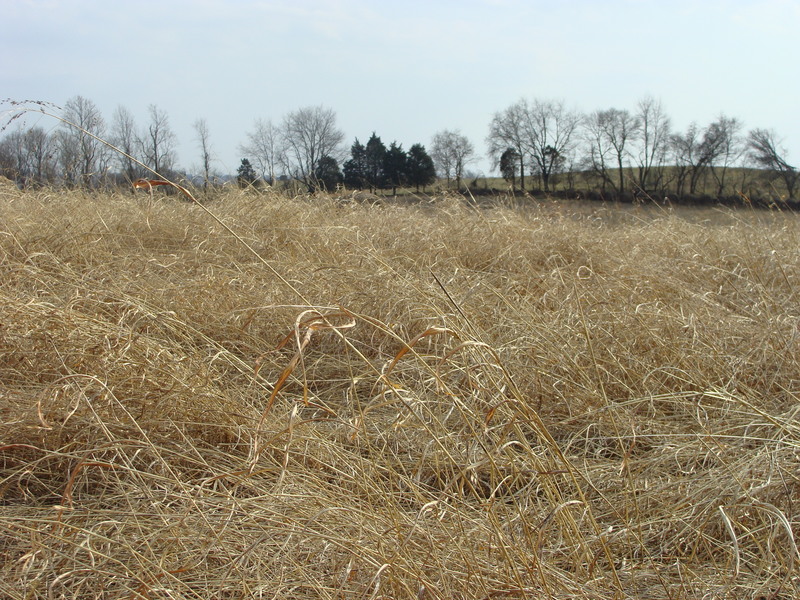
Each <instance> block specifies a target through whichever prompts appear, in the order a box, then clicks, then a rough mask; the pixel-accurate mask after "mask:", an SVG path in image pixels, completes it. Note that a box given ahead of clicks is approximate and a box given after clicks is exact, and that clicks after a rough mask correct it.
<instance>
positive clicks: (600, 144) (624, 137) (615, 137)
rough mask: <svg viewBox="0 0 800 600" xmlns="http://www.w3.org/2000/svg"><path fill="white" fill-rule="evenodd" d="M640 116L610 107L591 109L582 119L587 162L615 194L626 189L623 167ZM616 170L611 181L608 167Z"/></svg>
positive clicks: (627, 157) (637, 129) (637, 128)
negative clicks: (586, 144) (587, 150)
mask: <svg viewBox="0 0 800 600" xmlns="http://www.w3.org/2000/svg"><path fill="white" fill-rule="evenodd" d="M639 127H640V123H639V120H638V119H637V118H636V117H635V116H634V115H632V114H631V113H630V112H628V111H627V110H620V109H617V108H610V109H608V110H598V111H595V112H593V113H592V114H591V115H589V116H588V117H587V119H586V120H585V121H584V131H585V137H586V140H587V142H588V144H589V156H588V160H587V162H588V163H589V164H590V165H591V168H592V170H593V171H595V173H597V174H598V175H599V176H600V177H601V178H602V180H603V183H604V185H605V183H609V184H611V185H612V186H613V187H614V188H615V191H616V192H617V193H618V194H623V193H624V192H625V169H626V167H628V166H629V164H628V159H629V156H630V152H629V146H630V142H631V140H632V139H633V138H635V136H636V135H637V134H638V132H639ZM612 168H613V169H616V170H617V173H616V175H617V177H616V179H617V181H616V183H615V182H614V181H613V178H612V175H611V169H612Z"/></svg>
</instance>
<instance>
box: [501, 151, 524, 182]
mask: <svg viewBox="0 0 800 600" xmlns="http://www.w3.org/2000/svg"><path fill="white" fill-rule="evenodd" d="M517 163H519V152H517V151H516V150H514V148H507V149H506V151H505V152H503V154H502V155H501V156H500V173H501V174H502V175H503V179H505V180H506V181H508V182H509V183H510V184H511V189H512V190H513V189H516V187H517Z"/></svg>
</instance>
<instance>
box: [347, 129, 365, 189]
mask: <svg viewBox="0 0 800 600" xmlns="http://www.w3.org/2000/svg"><path fill="white" fill-rule="evenodd" d="M350 156H351V157H352V158H350V160H348V161H346V162H345V163H344V167H343V169H344V183H345V185H347V186H349V187H353V188H357V189H359V190H361V189H364V186H365V185H367V149H366V148H364V144H362V143H361V142H359V141H358V138H356V141H355V142H353V145H352V146H351V147H350Z"/></svg>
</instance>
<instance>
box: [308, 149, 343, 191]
mask: <svg viewBox="0 0 800 600" xmlns="http://www.w3.org/2000/svg"><path fill="white" fill-rule="evenodd" d="M314 175H315V177H316V180H317V187H320V188H322V189H323V190H327V191H333V190H335V189H336V186H338V185H339V184H340V183H342V172H341V171H340V170H339V164H338V163H337V162H336V159H335V158H333V157H332V156H327V155H326V156H323V157H322V158H320V159H319V162H318V163H317V168H316V170H315V171H314Z"/></svg>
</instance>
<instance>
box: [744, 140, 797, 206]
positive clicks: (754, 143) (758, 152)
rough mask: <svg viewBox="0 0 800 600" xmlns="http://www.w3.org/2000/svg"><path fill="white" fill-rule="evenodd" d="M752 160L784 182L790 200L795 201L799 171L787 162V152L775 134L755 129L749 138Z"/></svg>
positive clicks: (748, 143)
mask: <svg viewBox="0 0 800 600" xmlns="http://www.w3.org/2000/svg"><path fill="white" fill-rule="evenodd" d="M747 145H748V148H749V151H750V159H751V160H752V161H753V162H754V163H755V164H756V165H757V166H759V167H762V168H764V169H767V170H768V171H770V172H772V173H773V174H775V175H777V176H778V177H779V178H780V179H782V180H783V183H784V184H785V185H786V192H787V193H788V195H789V200H794V191H795V187H796V185H797V169H796V168H795V167H793V166H792V165H790V164H789V163H788V162H787V161H786V158H785V157H786V150H784V149H783V148H781V147H780V142H779V141H778V140H777V138H776V136H775V132H774V131H772V130H768V129H754V130H752V131H751V132H750V133H749V135H748V136H747Z"/></svg>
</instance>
